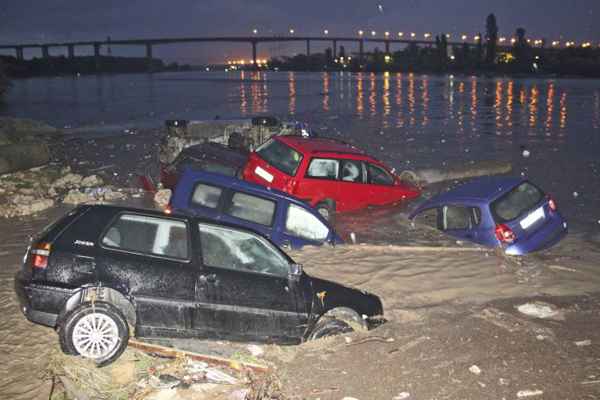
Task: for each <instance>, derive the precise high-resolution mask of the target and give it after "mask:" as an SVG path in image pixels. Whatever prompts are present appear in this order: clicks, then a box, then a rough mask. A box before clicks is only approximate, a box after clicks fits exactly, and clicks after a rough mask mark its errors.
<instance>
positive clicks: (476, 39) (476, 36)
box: [473, 35, 481, 41]
mask: <svg viewBox="0 0 600 400" xmlns="http://www.w3.org/2000/svg"><path fill="white" fill-rule="evenodd" d="M473 39H474V40H475V41H478V40H480V39H481V36H479V35H475V37H474V38H473Z"/></svg>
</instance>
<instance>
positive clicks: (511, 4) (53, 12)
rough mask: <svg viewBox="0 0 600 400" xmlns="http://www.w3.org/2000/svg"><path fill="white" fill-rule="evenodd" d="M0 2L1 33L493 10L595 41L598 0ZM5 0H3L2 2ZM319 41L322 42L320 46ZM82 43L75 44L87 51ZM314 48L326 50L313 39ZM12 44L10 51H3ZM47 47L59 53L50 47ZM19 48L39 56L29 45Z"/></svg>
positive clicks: (406, 27) (231, 30) (274, 26)
mask: <svg viewBox="0 0 600 400" xmlns="http://www.w3.org/2000/svg"><path fill="white" fill-rule="evenodd" d="M3 3H4V4H3V5H2V6H1V7H0V43H3V44H13V43H31V42H48V41H72V40H73V41H74V40H99V39H105V38H106V37H107V36H109V35H110V36H111V37H112V38H113V39H126V38H144V37H178V36H204V35H251V34H252V29H254V28H256V29H258V31H259V34H264V35H275V34H288V30H289V29H290V28H293V29H294V30H295V32H296V33H295V34H296V35H303V34H307V35H320V34H322V32H323V30H324V29H328V30H329V32H330V35H338V34H339V35H356V32H357V30H358V29H363V30H365V31H366V32H367V31H368V32H370V31H371V30H376V31H377V32H382V33H383V32H384V31H386V30H388V31H390V32H392V34H394V33H397V32H399V31H403V32H412V31H414V32H416V33H418V34H419V36H420V37H422V34H423V33H425V32H431V33H434V34H435V33H438V32H449V33H451V34H452V36H453V38H458V36H459V35H460V34H462V33H465V34H469V35H474V34H476V33H477V32H482V33H484V32H485V17H486V16H487V15H488V14H489V13H490V12H493V13H495V14H496V17H497V19H498V26H499V28H500V36H511V35H512V34H513V32H514V31H515V29H516V28H517V27H519V26H522V27H524V28H526V30H527V36H528V37H530V38H532V39H537V38H540V39H541V38H547V39H548V40H550V41H551V40H563V41H566V40H575V41H578V42H581V41H585V40H589V41H592V42H595V43H596V44H598V43H600V23H598V18H599V17H600V0H571V1H565V0H521V1H518V0H477V1H467V0H452V1H448V0H393V1H392V0H380V1H366V0H302V1H287V0H204V1H202V0H195V1H193V0H173V1H165V0H101V1H98V0H94V1H92V0H19V1H16V0H5V1H4V2H3ZM6 3H8V4H6ZM219 46H220V45H207V44H198V45H175V46H166V47H157V48H156V49H155V51H154V55H155V56H157V57H161V58H164V59H166V60H177V61H183V62H190V63H193V62H206V61H210V62H217V61H222V60H224V59H226V58H235V57H244V56H246V57H248V56H249V46H236V45H224V46H223V47H219ZM323 47H324V46H323ZM303 49H304V47H303V46H302V45H293V44H270V45H266V44H265V45H263V46H261V47H259V56H265V57H266V56H278V55H292V54H293V53H295V52H300V51H303ZM89 51H90V50H89V49H83V48H82V49H78V50H77V54H82V55H83V54H88V53H89ZM313 51H322V48H321V47H319V46H318V45H315V46H314V50H313ZM7 54H8V53H7ZM52 54H56V55H59V54H62V53H61V50H52ZM113 54H115V55H140V56H141V55H143V54H144V50H143V49H142V48H115V49H113ZM25 56H26V57H27V58H30V57H32V56H39V51H34V50H31V51H30V52H26V54H25Z"/></svg>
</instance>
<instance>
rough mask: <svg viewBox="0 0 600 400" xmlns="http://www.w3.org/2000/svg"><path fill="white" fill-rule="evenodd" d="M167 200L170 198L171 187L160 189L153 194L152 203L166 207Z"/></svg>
mask: <svg viewBox="0 0 600 400" xmlns="http://www.w3.org/2000/svg"><path fill="white" fill-rule="evenodd" d="M169 200H171V189H161V190H159V191H158V192H156V194H155V195H154V203H155V204H156V205H157V206H159V207H161V208H164V207H166V206H167V205H168V204H169Z"/></svg>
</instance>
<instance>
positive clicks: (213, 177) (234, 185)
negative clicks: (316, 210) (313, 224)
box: [175, 168, 310, 208]
mask: <svg viewBox="0 0 600 400" xmlns="http://www.w3.org/2000/svg"><path fill="white" fill-rule="evenodd" d="M186 179H192V180H202V181H204V182H211V183H214V184H217V185H221V186H224V187H228V188H231V189H239V190H243V191H245V192H249V193H253V194H257V195H260V196H262V197H268V198H271V199H282V200H286V201H289V202H290V203H294V204H298V205H302V206H305V207H306V206H308V204H307V203H306V202H304V201H302V200H300V199H298V198H296V197H294V196H292V195H290V194H288V193H285V192H282V191H280V190H277V189H273V188H269V187H266V186H263V185H259V184H256V183H252V182H248V181H244V180H241V179H238V178H235V177H232V176H226V175H222V174H219V173H214V172H207V171H201V170H194V169H191V168H187V169H185V170H184V171H183V175H182V177H181V182H185V180H186ZM175 191H177V189H175ZM308 208H310V206H309V207H308Z"/></svg>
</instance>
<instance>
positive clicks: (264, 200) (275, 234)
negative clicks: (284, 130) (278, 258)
mask: <svg viewBox="0 0 600 400" xmlns="http://www.w3.org/2000/svg"><path fill="white" fill-rule="evenodd" d="M170 208H171V211H173V212H180V213H188V214H192V215H195V216H202V217H207V218H211V219H214V220H217V221H224V222H230V223H234V224H237V225H240V226H243V227H247V228H250V229H253V230H255V231H256V232H259V233H261V234H263V235H264V236H266V237H267V238H269V239H271V241H273V243H275V244H276V245H278V246H280V247H289V248H294V249H297V248H301V247H302V246H305V245H321V244H323V243H330V244H341V243H343V241H342V239H341V238H340V237H339V236H338V235H337V233H335V231H334V230H333V229H332V228H331V226H330V225H329V223H328V222H327V221H326V220H325V219H324V218H323V217H322V216H321V215H320V214H319V213H318V212H317V211H316V210H315V209H313V208H312V207H310V206H309V205H308V204H306V203H304V202H303V201H301V200H299V199H296V198H295V197H292V196H290V195H288V194H287V193H284V192H280V191H278V190H274V189H268V188H266V187H264V186H261V185H256V184H253V183H250V182H246V181H242V180H240V179H237V178H234V177H230V176H225V175H221V174H217V173H211V172H206V171H196V170H191V169H186V170H185V171H184V172H183V175H182V176H181V178H180V179H179V182H178V183H177V186H176V187H175V191H174V192H173V196H171V202H170Z"/></svg>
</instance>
